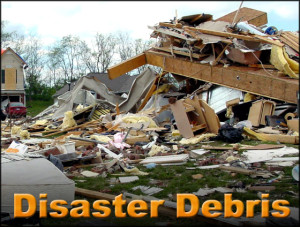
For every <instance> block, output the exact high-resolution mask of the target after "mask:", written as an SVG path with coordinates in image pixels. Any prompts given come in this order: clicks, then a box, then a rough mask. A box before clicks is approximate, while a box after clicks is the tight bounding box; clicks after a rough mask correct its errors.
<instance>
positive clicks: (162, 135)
mask: <svg viewBox="0 0 300 227" xmlns="http://www.w3.org/2000/svg"><path fill="white" fill-rule="evenodd" d="M235 16H236V13H235V12H233V13H231V14H228V15H225V16H224V17H221V18H219V19H217V20H213V16H212V15H209V14H197V15H190V16H185V17H182V18H181V19H177V18H175V19H174V20H171V21H170V22H160V23H158V24H157V25H154V26H149V28H150V29H152V30H153V33H152V34H151V37H152V38H155V39H156V40H157V42H156V43H155V45H154V46H153V47H152V48H151V49H149V50H147V51H145V52H143V53H142V54H139V55H138V56H135V57H133V58H131V59H129V60H126V61H124V62H122V63H120V64H118V65H116V66H113V67H111V68H109V69H108V75H109V78H110V79H112V81H113V80H115V79H116V78H120V77H122V75H124V74H126V73H128V72H129V71H131V70H134V69H136V68H138V67H140V66H143V65H147V66H148V67H147V68H146V70H145V71H143V72H142V73H141V74H140V75H138V76H136V77H135V78H134V80H133V82H132V84H131V87H130V90H129V92H128V94H127V95H126V96H125V97H124V96H120V95H118V94H116V93H114V92H113V91H111V89H109V88H108V87H107V86H106V85H105V84H104V83H103V82H101V81H100V80H97V79H96V78H95V77H93V76H83V77H81V78H80V79H79V80H78V81H77V82H76V84H74V87H73V88H72V89H70V91H67V92H66V93H64V94H61V95H60V96H58V97H57V100H58V102H57V103H55V104H54V105H52V106H50V107H48V108H47V109H46V110H44V111H42V112H41V113H40V114H38V115H37V116H35V117H34V118H31V119H23V120H16V121H12V120H11V119H9V120H7V121H6V124H5V125H3V127H2V128H1V129H2V135H3V138H1V144H2V146H3V148H4V150H3V151H2V152H3V153H4V154H5V155H6V158H7V159H9V158H10V159H12V160H15V161H16V160H22V159H25V158H31V159H34V158H37V157H39V158H41V157H44V158H48V159H50V158H51V157H52V158H53V157H55V158H56V159H55V160H56V161H55V162H54V161H53V164H55V165H56V166H57V167H58V168H59V166H60V165H59V164H57V163H61V164H62V165H63V166H64V167H63V169H62V171H63V172H64V174H65V175H66V176H68V177H69V178H71V179H72V178H74V177H76V176H84V177H87V178H88V177H103V178H106V177H107V175H108V174H112V173H115V172H120V171H121V172H124V173H125V174H126V176H125V177H119V178H118V179H115V180H114V181H116V182H118V183H121V184H123V183H130V182H133V181H138V180H139V177H138V176H144V175H149V172H143V171H140V170H139V169H138V168H137V167H136V165H143V166H146V167H147V168H149V169H150V168H153V166H154V168H155V165H183V164H185V163H187V162H188V161H190V162H194V165H195V167H194V169H199V170H200V169H201V170H202V169H221V170H224V171H230V172H233V173H241V174H246V175H249V176H251V177H252V178H258V177H261V176H263V178H268V177H270V176H271V175H272V174H275V175H276V172H274V170H275V169H276V168H275V167H283V166H295V164H296V163H297V162H298V161H299V158H298V157H295V155H296V156H297V155H299V150H298V149H295V148H293V147H287V146H285V145H286V144H299V118H298V106H297V105H299V103H298V102H299V101H298V100H299V79H298V78H299V42H298V39H299V38H298V37H299V34H298V33H295V32H285V31H277V30H276V29H275V28H274V27H269V28H267V29H265V30H263V29H262V27H263V25H265V24H267V14H266V13H264V12H261V11H257V10H252V9H248V8H242V9H241V11H240V14H239V16H238V17H235ZM234 18H235V21H233V20H234ZM150 65H151V66H155V67H159V68H158V69H159V71H157V68H153V67H151V66H150ZM91 91H92V92H91ZM94 94H96V95H94ZM247 139H253V140H257V141H260V142H261V144H258V145H255V146H250V145H243V144H240V143H241V142H242V141H243V140H247ZM14 141H19V143H18V144H15V143H14ZM207 141H222V142H226V143H230V144H229V146H225V147H220V146H209V145H207V144H205V143H204V142H207ZM265 142H268V144H264V143H265ZM269 142H274V143H275V144H274V143H273V144H269ZM232 143H233V144H232ZM276 143H278V144H276ZM20 144H22V145H23V149H20V148H18V146H20ZM191 146H198V147H197V148H199V149H191V148H190V147H191ZM213 150H218V151H222V152H223V153H222V154H221V155H220V154H217V155H216V154H212V155H208V154H210V152H211V151H213ZM237 151H240V152H242V154H240V153H238V152H237ZM262 151H263V153H264V155H262ZM18 153H19V156H17V157H16V156H13V155H12V154H18ZM284 155H294V156H292V157H285V156H284ZM8 157H9V158H8ZM49 157H50V158H49ZM1 161H3V160H1ZM257 163H259V164H257ZM260 163H265V164H266V165H267V166H268V170H262V169H260V168H258V167H257V166H260ZM80 166H81V167H83V166H88V167H92V168H91V170H90V171H87V170H84V169H82V168H81V167H80ZM269 166H270V168H269ZM274 166H275V167H274ZM188 169H189V168H187V170H188ZM278 169H280V168H278ZM128 175H129V176H128ZM150 175H151V173H150ZM272 176H274V175H272ZM295 176H296V175H295ZM294 179H295V180H296V181H298V180H299V178H298V179H297V177H295V178H294ZM116 182H114V183H116ZM14 183H15V182H13V184H14ZM65 183H66V184H67V182H65ZM253 187H255V186H253ZM139 188H140V189H141V190H142V191H143V192H145V194H146V192H147V190H148V189H149V190H150V189H151V190H150V191H151V192H149V194H147V195H153V194H156V193H158V192H159V191H162V190H163V189H157V188H149V187H147V188H144V187H142V186H140V187H139ZM7 190H9V189H7ZM70 190H73V189H72V188H71V185H70ZM205 190H206V191H205ZM205 190H204V189H199V191H198V192H195V193H194V194H195V195H197V196H205V195H207V194H209V193H211V192H214V191H216V190H217V191H218V190H219V191H220V192H233V191H238V189H228V188H227V189H224V188H218V189H205ZM243 190H245V189H243ZM75 193H76V194H78V195H83V196H89V195H91V193H93V195H95V192H91V191H89V190H85V189H80V188H76V189H75ZM96 194H97V193H96ZM97 195H99V198H107V199H111V195H107V194H101V195H100V194H97ZM127 195H130V193H129V194H127ZM4 196H5V195H4V194H1V197H4ZM93 198H95V196H94V197H93ZM168 204H169V207H168V209H171V210H173V208H174V207H173V208H172V205H170V204H172V202H171V201H170V202H169V203H168ZM1 206H2V204H1ZM5 206H8V205H7V204H6V205H5ZM166 206H168V205H166ZM169 212H170V211H169ZM199 212H200V211H199ZM166 213H167V212H166ZM201 215H202V214H201V212H200V213H199V216H201ZM217 221H219V222H220V223H227V224H231V225H240V223H239V221H241V222H242V221H243V220H239V221H238V220H229V219H227V220H225V219H224V218H223V217H222V218H221V217H220V218H219V219H218V220H217ZM244 221H245V220H244ZM298 222H299V218H298Z"/></svg>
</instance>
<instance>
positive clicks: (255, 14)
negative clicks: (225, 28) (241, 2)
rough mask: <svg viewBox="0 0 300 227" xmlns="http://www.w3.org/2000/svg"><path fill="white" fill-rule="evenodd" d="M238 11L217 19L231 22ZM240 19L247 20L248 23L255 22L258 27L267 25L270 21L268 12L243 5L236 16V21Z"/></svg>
mask: <svg viewBox="0 0 300 227" xmlns="http://www.w3.org/2000/svg"><path fill="white" fill-rule="evenodd" d="M236 12H237V10H236V11H233V12H231V13H229V14H226V15H224V16H222V17H220V18H218V19H216V21H226V22H229V23H232V21H233V19H234V17H235V14H236ZM238 21H247V22H248V24H253V25H255V26H257V27H259V26H262V25H265V24H267V23H268V17H267V13H266V12H262V11H259V10H256V9H251V8H247V7H243V8H241V9H240V11H239V13H238V16H237V18H236V22H238Z"/></svg>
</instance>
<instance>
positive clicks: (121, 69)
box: [107, 53, 146, 80]
mask: <svg viewBox="0 0 300 227" xmlns="http://www.w3.org/2000/svg"><path fill="white" fill-rule="evenodd" d="M145 64H146V57H145V54H144V53H142V54H139V55H137V56H135V57H133V58H130V59H128V60H126V61H124V62H122V63H120V64H118V65H115V66H113V67H110V68H108V69H107V72H108V75H109V79H111V80H112V79H115V78H117V77H119V76H121V75H123V74H125V73H127V72H129V71H131V70H133V69H136V68H138V67H140V66H142V65H145Z"/></svg>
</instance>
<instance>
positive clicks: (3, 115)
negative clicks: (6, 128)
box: [0, 109, 6, 121]
mask: <svg viewBox="0 0 300 227" xmlns="http://www.w3.org/2000/svg"><path fill="white" fill-rule="evenodd" d="M0 118H1V121H5V119H6V115H5V114H4V113H3V112H2V109H1V112H0Z"/></svg>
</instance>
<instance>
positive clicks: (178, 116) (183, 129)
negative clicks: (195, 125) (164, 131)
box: [170, 100, 194, 138]
mask: <svg viewBox="0 0 300 227" xmlns="http://www.w3.org/2000/svg"><path fill="white" fill-rule="evenodd" d="M170 107H171V110H172V112H173V115H174V117H175V120H176V125H177V128H178V130H179V131H180V134H181V135H182V136H183V137H184V138H191V137H194V133H193V131H192V128H191V124H190V121H189V118H188V116H187V114H186V112H185V107H184V105H183V100H178V101H177V102H175V103H174V104H170Z"/></svg>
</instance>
